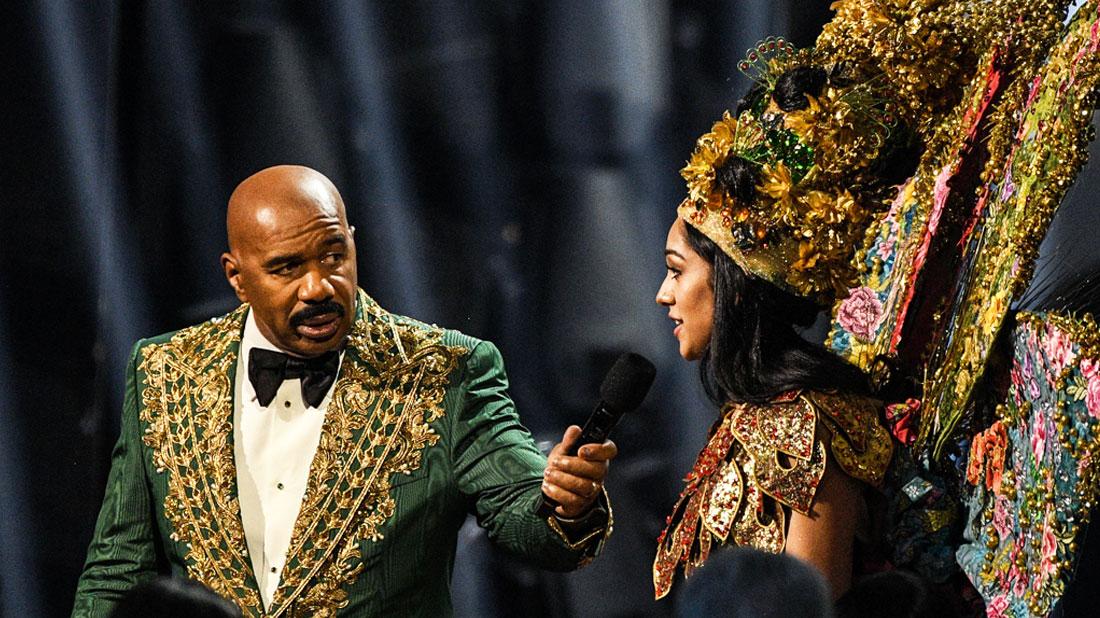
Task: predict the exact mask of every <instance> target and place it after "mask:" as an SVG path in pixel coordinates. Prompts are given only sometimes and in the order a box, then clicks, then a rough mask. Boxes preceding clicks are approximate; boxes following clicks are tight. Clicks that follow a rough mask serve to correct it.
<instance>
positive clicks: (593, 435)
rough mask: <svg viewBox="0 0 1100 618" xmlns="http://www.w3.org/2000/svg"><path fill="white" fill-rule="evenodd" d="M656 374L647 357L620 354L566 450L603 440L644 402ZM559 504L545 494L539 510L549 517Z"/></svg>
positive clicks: (575, 451)
mask: <svg viewBox="0 0 1100 618" xmlns="http://www.w3.org/2000/svg"><path fill="white" fill-rule="evenodd" d="M656 375H657V368H656V367H654V366H653V363H651V362H649V359H647V358H646V357H644V356H642V355H640V354H634V353H633V352H624V353H623V354H622V355H620V356H619V358H618V359H616V360H615V364H614V365H612V366H611V369H610V370H609V371H608V372H607V375H606V376H604V379H603V382H602V383H601V384H600V401H599V402H598V403H597V404H596V408H595V409H594V410H592V414H590V415H589V416H588V420H587V421H585V423H584V426H583V427H582V428H581V435H580V437H579V438H577V440H576V441H575V442H573V445H572V446H570V447H569V448H568V449H567V450H566V454H567V455H570V456H575V455H576V454H577V449H579V448H580V447H581V446H582V445H584V444H592V443H596V444H601V443H603V441H604V440H606V439H607V436H608V435H610V434H611V430H612V429H613V428H614V427H615V425H616V424H617V423H618V422H619V419H621V418H622V417H623V414H626V413H627V412H631V411H633V410H634V409H636V408H637V407H638V406H640V405H641V404H642V400H643V399H645V396H646V393H648V392H649V387H650V386H652V385H653V378H654V377H656ZM557 506H558V503H557V502H556V501H554V500H553V499H551V498H550V497H548V496H546V495H545V494H543V496H542V504H540V505H539V509H538V514H539V516H541V517H548V516H549V515H551V514H552V513H553V512H554V508H556V507H557Z"/></svg>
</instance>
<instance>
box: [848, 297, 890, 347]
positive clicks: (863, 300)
mask: <svg viewBox="0 0 1100 618" xmlns="http://www.w3.org/2000/svg"><path fill="white" fill-rule="evenodd" d="M837 321H838V322H840V326H841V327H842V328H843V329H844V330H846V331H848V332H849V333H852V335H853V336H855V338H856V339H859V340H860V341H864V342H866V341H870V340H871V339H872V337H874V335H875V330H876V329H877V328H878V325H879V323H880V322H881V321H882V303H881V302H879V299H878V295H877V294H875V291H874V290H872V289H871V288H869V287H862V288H852V289H850V290H848V298H845V299H844V302H842V303H840V310H839V311H837Z"/></svg>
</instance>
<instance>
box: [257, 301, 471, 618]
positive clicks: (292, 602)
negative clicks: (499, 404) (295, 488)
mask: <svg viewBox="0 0 1100 618" xmlns="http://www.w3.org/2000/svg"><path fill="white" fill-rule="evenodd" d="M358 307H359V317H358V319H357V320H356V323H355V325H354V327H353V329H352V333H351V335H350V336H349V340H348V351H347V354H345V355H344V362H343V365H342V366H341V371H340V376H339V377H338V379H337V381H336V387H335V391H334V393H333V397H332V402H331V403H330V404H329V408H328V410H327V411H326V413H325V423H324V426H323V427H322V430H321V441H320V444H319V446H318V447H317V454H316V455H315V456H314V459H313V462H312V465H311V467H310V473H309V481H308V484H307V487H306V493H305V497H304V498H303V500H302V507H301V510H300V511H299V513H298V519H297V521H296V522H295V524H294V532H293V535H292V537H291V542H290V550H289V552H288V554H287V555H288V562H287V564H286V566H284V568H283V574H282V578H281V581H280V584H279V589H278V590H277V591H276V592H275V597H274V599H273V601H272V605H271V609H270V614H271V615H272V616H280V615H290V614H291V613H293V614H294V615H303V616H333V615H335V613H336V611H337V610H338V609H339V608H340V607H343V606H345V605H346V604H347V587H348V586H349V585H350V584H351V583H353V582H354V581H355V578H356V577H357V576H358V575H359V573H360V572H361V571H362V569H363V565H362V561H361V556H360V543H361V542H362V541H365V540H369V541H379V540H381V538H382V534H381V532H380V528H381V526H382V524H383V523H384V522H385V521H386V520H387V519H389V517H390V516H392V515H393V513H394V510H395V508H396V505H395V503H394V500H393V498H392V497H391V496H390V478H391V476H392V475H394V474H396V473H404V474H409V473H412V472H413V471H415V470H417V469H418V468H419V467H420V464H421V456H422V451H423V449H424V447H425V446H428V445H431V444H435V443H436V442H437V441H438V440H439V436H438V435H436V434H435V433H434V432H433V431H432V429H431V427H430V426H429V423H432V422H433V421H435V420H437V419H439V418H441V417H442V416H443V414H444V410H443V405H442V402H443V395H444V389H445V387H446V383H447V376H448V375H449V374H450V373H451V371H452V370H453V369H454V367H455V365H456V359H457V358H458V357H459V356H461V355H462V354H465V352H466V350H464V349H462V348H459V347H448V346H445V345H443V344H442V343H441V341H442V336H443V331H442V330H441V329H438V328H435V327H427V326H425V325H422V324H418V323H408V322H403V321H402V322H398V321H396V319H395V318H394V316H393V315H391V314H389V313H388V312H386V311H385V310H383V309H382V308H381V307H379V306H378V305H377V304H376V303H375V302H374V301H373V300H371V299H370V298H369V297H368V296H367V295H366V294H363V293H362V292H360V294H359V302H358ZM291 608H293V610H292V611H291Z"/></svg>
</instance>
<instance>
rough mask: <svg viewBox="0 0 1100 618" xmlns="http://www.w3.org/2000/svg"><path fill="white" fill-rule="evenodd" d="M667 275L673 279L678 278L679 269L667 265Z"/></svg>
mask: <svg viewBox="0 0 1100 618" xmlns="http://www.w3.org/2000/svg"><path fill="white" fill-rule="evenodd" d="M668 276H669V277H672V278H673V279H678V278H679V277H680V271H679V270H677V269H675V268H673V267H671V266H669V267H668Z"/></svg>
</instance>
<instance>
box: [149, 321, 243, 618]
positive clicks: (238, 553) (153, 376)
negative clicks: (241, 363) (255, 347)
mask: <svg viewBox="0 0 1100 618" xmlns="http://www.w3.org/2000/svg"><path fill="white" fill-rule="evenodd" d="M247 308H248V306H247V305H242V306H241V307H239V308H238V309H236V310H235V311H233V312H232V313H230V314H228V315H227V316H225V317H223V318H215V319H213V320H210V321H209V322H206V323H203V324H200V325H198V326H194V327H191V328H187V329H184V330H181V331H179V332H178V333H176V334H175V335H174V336H173V337H172V338H171V340H170V341H168V342H166V343H164V344H154V345H149V346H146V347H145V348H143V349H142V354H143V361H142V366H141V368H142V371H144V373H145V375H146V386H147V388H145V389H144V390H143V391H142V393H141V396H142V401H143V406H142V411H141V420H142V421H143V422H145V423H146V424H147V427H148V429H147V430H146V433H145V436H144V437H143V440H144V442H145V444H146V445H147V446H149V448H150V449H152V451H153V461H154V463H155V465H156V468H157V471H158V472H162V473H164V472H166V473H167V476H168V478H167V484H168V489H167V493H166V496H165V500H164V512H165V517H166V519H167V520H168V521H169V523H170V524H171V526H172V529H173V531H174V532H173V534H172V539H173V540H175V541H176V542H177V543H178V544H179V547H180V551H181V553H183V554H184V555H185V556H186V559H187V562H188V574H189V575H190V576H191V577H192V578H194V579H197V580H199V581H201V582H203V583H204V584H206V585H207V586H209V587H210V588H212V589H213V590H214V591H215V592H217V593H218V594H220V595H222V596H224V597H226V598H228V599H230V600H231V601H233V602H234V603H236V604H237V605H238V606H240V607H241V609H242V610H243V611H245V612H246V614H251V615H257V616H258V615H262V614H263V605H262V603H261V601H260V596H259V589H258V587H257V585H256V578H255V576H254V574H253V572H252V563H251V561H250V559H249V558H248V551H247V549H246V547H247V546H246V544H245V537H244V526H243V524H242V523H241V510H240V503H239V502H238V499H237V471H236V466H235V465H234V459H233V391H234V378H235V375H236V369H237V355H238V351H239V349H240V340H241V330H242V328H243V324H244V316H245V313H246V311H247Z"/></svg>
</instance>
